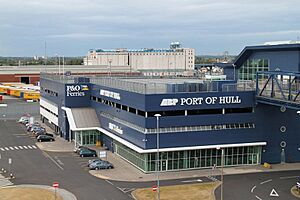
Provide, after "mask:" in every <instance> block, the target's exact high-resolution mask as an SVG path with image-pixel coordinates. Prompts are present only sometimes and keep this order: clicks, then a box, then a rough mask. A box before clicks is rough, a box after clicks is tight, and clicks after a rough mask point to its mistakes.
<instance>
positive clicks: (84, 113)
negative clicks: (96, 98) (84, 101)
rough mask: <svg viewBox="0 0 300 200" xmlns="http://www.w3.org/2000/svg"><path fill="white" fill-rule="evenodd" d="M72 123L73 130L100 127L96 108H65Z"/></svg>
mask: <svg viewBox="0 0 300 200" xmlns="http://www.w3.org/2000/svg"><path fill="white" fill-rule="evenodd" d="M63 109H64V110H65V111H66V113H67V117H68V120H69V123H70V128H71V130H76V129H84V128H90V127H100V123H99V119H98V117H97V114H96V111H95V109H94V108H89V107H86V108H65V107H64V108H63Z"/></svg>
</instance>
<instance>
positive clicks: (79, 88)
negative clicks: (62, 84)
mask: <svg viewBox="0 0 300 200" xmlns="http://www.w3.org/2000/svg"><path fill="white" fill-rule="evenodd" d="M88 90H89V87H88V86H87V85H67V86H66V95H67V97H84V96H85V91H88Z"/></svg>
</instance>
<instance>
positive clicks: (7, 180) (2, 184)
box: [0, 174, 13, 187]
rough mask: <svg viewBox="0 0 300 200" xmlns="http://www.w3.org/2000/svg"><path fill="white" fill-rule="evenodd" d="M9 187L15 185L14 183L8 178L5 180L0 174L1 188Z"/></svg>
mask: <svg viewBox="0 0 300 200" xmlns="http://www.w3.org/2000/svg"><path fill="white" fill-rule="evenodd" d="M9 185H13V183H12V182H10V180H9V179H8V178H5V177H4V176H3V175H2V174H0V187H5V186H9Z"/></svg>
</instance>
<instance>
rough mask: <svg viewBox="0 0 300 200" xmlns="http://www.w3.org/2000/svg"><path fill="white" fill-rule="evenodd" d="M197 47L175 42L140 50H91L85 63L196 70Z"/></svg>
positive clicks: (142, 69) (139, 69)
mask: <svg viewBox="0 0 300 200" xmlns="http://www.w3.org/2000/svg"><path fill="white" fill-rule="evenodd" d="M194 64H195V49H192V48H182V47H181V45H180V43H179V42H173V43H171V45H170V48H169V49H153V48H145V49H140V50H129V49H126V48H125V49H114V50H104V49H96V50H90V51H89V53H88V55H87V57H86V58H84V65H98V66H99V65H100V66H101V65H105V66H107V67H117V66H118V67H121V66H124V67H128V66H129V67H130V69H131V70H133V71H135V70H138V71H145V72H147V71H148V72H149V71H151V70H152V71H168V72H172V71H191V70H194Z"/></svg>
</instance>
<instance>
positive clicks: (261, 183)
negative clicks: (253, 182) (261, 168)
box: [260, 179, 272, 185]
mask: <svg viewBox="0 0 300 200" xmlns="http://www.w3.org/2000/svg"><path fill="white" fill-rule="evenodd" d="M270 181H272V179H269V180H266V181H263V182H261V183H260V184H261V185H262V184H265V183H268V182H270Z"/></svg>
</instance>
